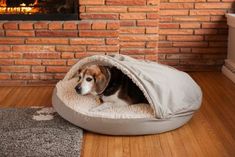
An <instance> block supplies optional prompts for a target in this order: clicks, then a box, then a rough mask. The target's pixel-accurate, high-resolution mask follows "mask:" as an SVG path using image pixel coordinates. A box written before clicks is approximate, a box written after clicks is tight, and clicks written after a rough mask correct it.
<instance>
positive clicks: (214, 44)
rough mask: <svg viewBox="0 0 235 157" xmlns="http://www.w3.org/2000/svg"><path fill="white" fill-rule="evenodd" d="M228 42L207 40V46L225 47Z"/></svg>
mask: <svg viewBox="0 0 235 157" xmlns="http://www.w3.org/2000/svg"><path fill="white" fill-rule="evenodd" d="M227 45H228V43H227V42H226V41H222V42H217V41H216V42H214V41H213V42H209V46H210V47H227Z"/></svg>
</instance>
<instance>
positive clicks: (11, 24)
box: [3, 22, 18, 29]
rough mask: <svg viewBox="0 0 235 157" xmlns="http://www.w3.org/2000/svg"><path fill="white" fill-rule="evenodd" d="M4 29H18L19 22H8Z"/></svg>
mask: <svg viewBox="0 0 235 157" xmlns="http://www.w3.org/2000/svg"><path fill="white" fill-rule="evenodd" d="M3 28H4V29H18V23H17V22H6V23H4V24H3Z"/></svg>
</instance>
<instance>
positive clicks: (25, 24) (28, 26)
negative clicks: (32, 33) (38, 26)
mask: <svg viewBox="0 0 235 157" xmlns="http://www.w3.org/2000/svg"><path fill="white" fill-rule="evenodd" d="M19 29H33V23H32V22H21V23H19Z"/></svg>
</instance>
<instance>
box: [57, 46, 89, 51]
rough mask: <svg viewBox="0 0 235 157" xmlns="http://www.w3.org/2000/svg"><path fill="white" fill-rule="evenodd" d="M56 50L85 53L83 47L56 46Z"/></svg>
mask: <svg viewBox="0 0 235 157" xmlns="http://www.w3.org/2000/svg"><path fill="white" fill-rule="evenodd" d="M56 50H57V51H67V52H68V51H70V52H76V51H85V50H86V47H85V46H71V45H57V46H56Z"/></svg>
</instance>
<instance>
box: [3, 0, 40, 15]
mask: <svg viewBox="0 0 235 157" xmlns="http://www.w3.org/2000/svg"><path fill="white" fill-rule="evenodd" d="M6 1H7V0H0V13H3V14H4V13H5V14H6V13H7V14H32V13H36V12H38V11H39V10H38V8H35V7H34V6H35V5H37V4H38V0H35V1H34V3H32V4H29V6H27V5H26V4H25V3H22V4H20V6H19V7H8V6H7V3H6Z"/></svg>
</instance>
